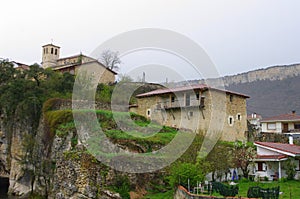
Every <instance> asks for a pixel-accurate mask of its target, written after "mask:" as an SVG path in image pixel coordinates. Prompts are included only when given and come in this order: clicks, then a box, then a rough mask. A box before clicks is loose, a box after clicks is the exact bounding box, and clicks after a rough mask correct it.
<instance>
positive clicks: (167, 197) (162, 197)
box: [143, 190, 174, 199]
mask: <svg viewBox="0 0 300 199" xmlns="http://www.w3.org/2000/svg"><path fill="white" fill-rule="evenodd" d="M173 195H174V193H173V190H169V191H166V192H164V193H148V194H147V195H146V196H144V198H143V199H173V198H174V196H173Z"/></svg>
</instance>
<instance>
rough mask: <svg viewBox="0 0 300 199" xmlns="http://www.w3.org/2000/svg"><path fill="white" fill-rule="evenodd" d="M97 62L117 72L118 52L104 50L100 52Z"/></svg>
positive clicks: (119, 62) (119, 61) (118, 63)
mask: <svg viewBox="0 0 300 199" xmlns="http://www.w3.org/2000/svg"><path fill="white" fill-rule="evenodd" d="M99 61H100V62H101V63H102V64H103V65H104V66H106V67H107V68H109V69H111V70H118V69H119V65H120V64H121V60H120V58H119V52H113V51H111V50H105V51H103V52H102V54H101V56H100V58H99Z"/></svg>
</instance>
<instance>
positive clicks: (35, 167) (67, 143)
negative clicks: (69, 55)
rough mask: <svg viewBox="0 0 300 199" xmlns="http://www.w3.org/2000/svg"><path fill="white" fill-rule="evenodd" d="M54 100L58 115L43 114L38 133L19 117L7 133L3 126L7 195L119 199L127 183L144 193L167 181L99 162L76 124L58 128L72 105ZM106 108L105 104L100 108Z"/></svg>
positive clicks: (0, 134)
mask: <svg viewBox="0 0 300 199" xmlns="http://www.w3.org/2000/svg"><path fill="white" fill-rule="evenodd" d="M53 102H56V101H53ZM53 102H52V106H51V107H50V109H51V111H52V112H54V113H53V114H52V116H51V117H50V116H49V114H48V115H47V114H46V113H45V112H44V113H43V114H42V117H41V119H40V121H39V125H38V128H37V130H36V131H35V133H33V132H32V129H31V126H30V125H28V123H25V122H24V121H23V122H22V120H20V119H17V118H16V121H15V122H14V125H13V128H12V129H6V128H5V125H3V121H2V120H1V122H0V125H1V126H0V139H1V142H2V143H3V144H2V145H1V150H0V160H1V163H2V165H4V167H5V170H6V171H7V174H6V175H7V176H8V175H9V181H10V186H9V194H11V195H16V196H21V197H25V198H26V197H27V196H28V195H30V194H31V193H35V194H38V195H40V196H43V197H45V198H57V199H69V198H73V199H80V198H103V199H119V198H121V195H122V194H121V195H120V194H119V193H117V192H116V191H115V190H113V189H112V187H117V186H120V187H122V186H123V183H124V182H126V180H128V184H127V185H128V186H129V188H130V190H132V191H134V190H136V191H140V190H145V189H146V188H149V187H148V186H150V185H149V184H150V182H152V183H153V184H162V183H163V182H162V178H161V176H162V175H161V173H160V172H155V173H147V174H127V173H122V172H118V171H115V170H113V169H111V168H109V167H107V166H106V165H104V164H102V163H101V162H99V161H98V160H97V159H95V158H94V157H93V156H92V155H90V154H89V153H88V151H87V150H86V149H85V147H84V146H83V145H81V144H80V143H78V139H77V132H76V128H74V126H71V127H70V126H66V127H65V126H63V127H61V128H63V129H58V126H59V125H57V124H56V123H57V122H58V123H59V124H64V122H66V121H68V120H69V119H70V116H72V112H71V111H70V110H68V109H69V108H70V104H69V103H68V102H66V101H61V102H60V103H58V104H57V103H53ZM107 107H108V106H107V105H102V108H107ZM44 108H45V107H44ZM48 108H49V107H48ZM53 109H56V110H57V112H58V113H56V112H55V111H53ZM51 111H50V112H51ZM59 114H60V115H59ZM51 125H52V126H51ZM53 127H55V128H53ZM5 129H6V130H5ZM10 130H12V131H11V132H8V131H10ZM54 132H56V133H54ZM8 138H10V139H8ZM120 145H123V148H124V149H126V150H133V151H146V150H147V148H143V146H139V145H138V144H135V143H134V142H131V143H130V145H128V146H127V145H126V143H125V144H124V143H120ZM137 149H138V150H137ZM127 188H128V187H127ZM126 191H129V190H126Z"/></svg>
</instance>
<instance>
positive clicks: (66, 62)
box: [42, 44, 117, 84]
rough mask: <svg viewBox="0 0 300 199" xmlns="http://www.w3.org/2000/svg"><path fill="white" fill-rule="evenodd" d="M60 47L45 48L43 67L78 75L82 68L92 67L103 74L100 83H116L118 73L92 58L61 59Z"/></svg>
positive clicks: (71, 57) (45, 46) (84, 56)
mask: <svg viewBox="0 0 300 199" xmlns="http://www.w3.org/2000/svg"><path fill="white" fill-rule="evenodd" d="M59 56H60V47H59V46H56V45H53V44H47V45H44V46H43V52H42V67H43V68H52V69H53V70H54V71H58V72H61V73H64V72H68V73H71V74H74V75H76V74H77V71H78V70H79V68H81V67H91V68H95V69H97V70H101V71H98V72H97V73H98V74H102V75H101V78H100V80H99V83H105V84H108V83H113V82H115V75H116V74H117V73H116V72H114V71H112V70H110V69H109V68H106V67H105V66H104V65H103V64H101V63H100V62H99V61H97V60H96V59H94V58H92V57H88V56H86V55H83V54H78V55H74V56H70V57H64V58H60V57H59Z"/></svg>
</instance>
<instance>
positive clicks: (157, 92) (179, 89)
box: [136, 84, 249, 98]
mask: <svg viewBox="0 0 300 199" xmlns="http://www.w3.org/2000/svg"><path fill="white" fill-rule="evenodd" d="M196 89H200V90H208V89H211V90H217V91H221V92H226V93H230V94H234V95H239V96H242V97H245V98H249V96H247V95H244V94H242V93H237V92H233V91H229V90H222V89H217V88H212V87H209V86H208V85H206V84H195V85H190V86H181V87H175V88H163V89H158V90H154V91H150V92H147V93H143V94H139V95H137V96H136V97H147V96H152V95H161V94H168V93H176V92H182V91H188V90H196Z"/></svg>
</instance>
